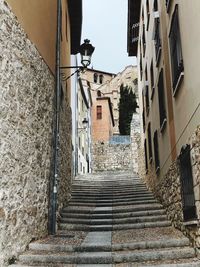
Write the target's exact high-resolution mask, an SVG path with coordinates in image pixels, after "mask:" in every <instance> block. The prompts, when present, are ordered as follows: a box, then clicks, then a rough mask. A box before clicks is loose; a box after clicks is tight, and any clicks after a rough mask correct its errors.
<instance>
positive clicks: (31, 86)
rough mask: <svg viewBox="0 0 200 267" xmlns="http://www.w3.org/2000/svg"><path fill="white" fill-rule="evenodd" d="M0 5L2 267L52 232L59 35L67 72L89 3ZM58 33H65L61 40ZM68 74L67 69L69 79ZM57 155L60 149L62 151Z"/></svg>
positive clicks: (62, 90) (64, 196)
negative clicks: (84, 7)
mask: <svg viewBox="0 0 200 267" xmlns="http://www.w3.org/2000/svg"><path fill="white" fill-rule="evenodd" d="M61 10H62V16H61V26H62V27H61V29H60V32H59V33H58V32H57V1H51V0H44V1H40V0H30V1H26V0H18V1H14V0H6V1H3V0H0V17H1V18H0V28H1V31H0V40H1V42H0V51H1V56H0V91H1V93H0V109H1V111H0V137H1V138H0V139H1V142H0V157H1V159H2V160H1V163H0V266H7V264H9V263H12V262H13V261H14V258H15V257H16V256H17V255H18V253H20V252H22V251H23V250H25V248H26V246H27V244H28V243H29V242H30V241H31V240H33V239H37V238H39V237H42V236H44V235H47V233H48V230H50V228H51V224H52V221H51V213H52V194H53V193H54V192H55V191H54V192H53V166H54V165H55V164H54V155H55V143H54V141H53V140H54V137H55V131H54V130H55V114H56V108H55V65H56V36H57V35H59V41H60V50H59V55H60V66H63V65H64V66H65V65H70V54H76V53H77V51H78V48H79V46H80V37H81V36H80V34H81V22H82V2H81V1H70V0H68V1H67V0H62V1H61ZM57 33H58V34H57ZM69 74H70V73H69V70H63V73H62V77H64V76H68V75H69ZM70 91H71V86H70V81H69V80H67V81H66V80H65V79H63V81H62V87H59V97H60V98H59V100H60V106H59V163H58V166H57V168H56V171H57V172H58V173H56V174H58V176H59V177H57V178H59V182H58V180H57V182H58V183H57V188H56V189H57V207H58V210H59V209H60V208H62V206H63V204H64V203H65V202H66V201H67V200H68V199H69V198H70V186H71V108H70V95H71V94H70ZM56 149H57V148H56Z"/></svg>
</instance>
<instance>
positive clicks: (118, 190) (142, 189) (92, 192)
mask: <svg viewBox="0 0 200 267" xmlns="http://www.w3.org/2000/svg"><path fill="white" fill-rule="evenodd" d="M72 192H73V193H82V194H87V193H90V194H95V193H96V194H97V193H102V194H104V195H106V194H107V195H109V194H113V193H115V194H122V193H123V192H125V193H126V194H127V193H137V192H139V193H145V192H148V190H147V188H146V187H141V188H130V189H126V190H122V189H120V188H119V189H116V190H106V189H100V188H99V189H87V190H86V189H74V188H72Z"/></svg>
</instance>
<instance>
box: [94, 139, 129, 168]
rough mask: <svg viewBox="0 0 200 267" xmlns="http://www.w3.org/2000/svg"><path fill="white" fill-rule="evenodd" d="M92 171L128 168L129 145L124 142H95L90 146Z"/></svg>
mask: <svg viewBox="0 0 200 267" xmlns="http://www.w3.org/2000/svg"><path fill="white" fill-rule="evenodd" d="M92 156H93V159H92V160H93V166H92V167H93V168H92V169H93V172H98V171H113V170H130V169H131V167H132V165H131V147H130V145H125V144H109V142H100V141H99V142H95V143H94V144H93V148H92Z"/></svg>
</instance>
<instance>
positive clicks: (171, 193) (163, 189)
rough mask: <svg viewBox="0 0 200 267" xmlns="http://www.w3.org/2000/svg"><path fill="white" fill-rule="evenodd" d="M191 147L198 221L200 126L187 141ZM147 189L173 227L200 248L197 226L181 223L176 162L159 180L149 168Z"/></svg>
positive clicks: (178, 173)
mask: <svg viewBox="0 0 200 267" xmlns="http://www.w3.org/2000/svg"><path fill="white" fill-rule="evenodd" d="M188 144H190V145H191V163H192V169H193V181H194V193H195V202H196V208H197V216H198V219H200V126H198V127H197V129H196V131H195V132H194V134H193V135H192V136H191V137H190V138H189V139H188ZM144 177H145V182H146V184H147V187H148V188H149V189H150V190H152V191H153V193H154V195H155V196H156V197H157V198H158V199H159V200H160V202H161V203H162V204H163V205H164V207H165V208H166V211H167V214H168V217H169V218H170V219H171V220H172V222H173V224H174V226H175V227H177V228H179V229H180V230H181V231H182V232H184V233H185V234H186V235H187V236H188V237H189V238H190V239H191V241H192V242H193V244H194V245H195V246H196V247H200V229H199V226H195V225H193V226H191V225H190V226H185V224H184V222H183V208H182V197H181V183H180V171H179V163H178V160H175V161H174V162H173V163H172V164H171V166H170V168H169V169H168V172H167V173H166V174H165V176H164V177H161V178H160V179H159V178H158V177H157V176H156V174H155V168H154V163H152V164H151V165H150V166H149V169H148V173H147V174H146V175H145V176H144Z"/></svg>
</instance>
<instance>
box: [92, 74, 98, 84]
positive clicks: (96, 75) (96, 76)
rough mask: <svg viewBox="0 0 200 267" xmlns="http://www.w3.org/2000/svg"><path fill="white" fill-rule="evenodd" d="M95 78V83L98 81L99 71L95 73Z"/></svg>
mask: <svg viewBox="0 0 200 267" xmlns="http://www.w3.org/2000/svg"><path fill="white" fill-rule="evenodd" d="M93 79H94V83H97V79H98V74H97V73H94V76H93Z"/></svg>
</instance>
